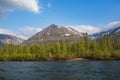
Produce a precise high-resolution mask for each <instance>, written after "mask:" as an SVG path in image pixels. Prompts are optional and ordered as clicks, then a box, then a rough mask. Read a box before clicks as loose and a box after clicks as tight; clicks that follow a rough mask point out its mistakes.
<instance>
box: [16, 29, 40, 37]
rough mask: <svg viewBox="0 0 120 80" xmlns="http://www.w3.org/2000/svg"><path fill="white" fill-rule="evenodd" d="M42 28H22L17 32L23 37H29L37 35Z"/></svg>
mask: <svg viewBox="0 0 120 80" xmlns="http://www.w3.org/2000/svg"><path fill="white" fill-rule="evenodd" d="M41 30H42V29H41V28H35V27H24V28H20V29H19V31H18V33H17V36H19V37H21V38H23V39H28V38H30V37H31V36H33V35H35V34H36V33H38V32H40V31H41Z"/></svg>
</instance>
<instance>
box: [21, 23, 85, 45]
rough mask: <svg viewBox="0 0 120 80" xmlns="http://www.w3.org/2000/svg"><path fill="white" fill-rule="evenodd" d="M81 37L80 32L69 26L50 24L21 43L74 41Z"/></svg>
mask: <svg viewBox="0 0 120 80" xmlns="http://www.w3.org/2000/svg"><path fill="white" fill-rule="evenodd" d="M81 37H83V34H82V33H79V32H78V31H76V30H74V29H72V28H70V27H64V26H58V25H55V24H51V25H50V26H48V27H47V28H45V29H43V30H42V31H40V32H39V33H37V34H36V35H34V36H32V37H31V38H29V39H28V40H26V41H24V42H23V44H41V43H51V42H59V41H62V40H64V41H66V42H75V41H79V40H81Z"/></svg>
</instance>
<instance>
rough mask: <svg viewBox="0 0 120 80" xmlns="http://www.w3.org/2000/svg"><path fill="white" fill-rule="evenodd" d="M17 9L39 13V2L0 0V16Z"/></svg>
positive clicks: (35, 0) (34, 0)
mask: <svg viewBox="0 0 120 80" xmlns="http://www.w3.org/2000/svg"><path fill="white" fill-rule="evenodd" d="M16 9H24V10H28V11H32V12H35V13H38V12H39V9H40V7H39V5H38V0H0V16H1V15H3V14H4V13H6V12H9V11H13V10H16Z"/></svg>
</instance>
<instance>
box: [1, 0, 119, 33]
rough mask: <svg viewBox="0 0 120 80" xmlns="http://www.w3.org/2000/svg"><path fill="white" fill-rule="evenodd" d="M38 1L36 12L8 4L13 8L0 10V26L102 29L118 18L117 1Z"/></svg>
mask: <svg viewBox="0 0 120 80" xmlns="http://www.w3.org/2000/svg"><path fill="white" fill-rule="evenodd" d="M6 1H7V0H6ZM29 1H36V0H29ZM38 2H39V3H38V4H36V5H37V6H39V7H40V9H39V11H38V12H35V11H30V9H29V10H27V9H23V8H21V7H20V8H13V7H11V8H10V9H11V10H13V11H6V12H5V13H4V14H3V13H1V14H0V15H2V17H0V28H4V29H8V30H11V31H13V32H14V31H17V30H18V29H21V28H24V27H34V28H44V27H46V26H48V25H50V24H57V25H63V26H66V25H67V26H77V25H89V26H95V27H96V28H103V27H104V26H106V25H107V24H108V23H110V22H113V21H119V20H120V0H39V1H38ZM12 5H14V4H12ZM0 7H1V6H0ZM14 7H17V6H14ZM2 8H4V7H2ZM31 9H32V7H31ZM0 10H3V9H0Z"/></svg>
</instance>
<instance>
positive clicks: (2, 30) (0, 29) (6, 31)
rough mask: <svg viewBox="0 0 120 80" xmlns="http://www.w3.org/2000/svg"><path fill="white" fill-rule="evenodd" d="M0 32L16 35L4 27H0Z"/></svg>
mask: <svg viewBox="0 0 120 80" xmlns="http://www.w3.org/2000/svg"><path fill="white" fill-rule="evenodd" d="M0 34H8V35H14V36H15V35H16V34H15V33H13V32H12V31H10V30H8V29H4V28H0Z"/></svg>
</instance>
